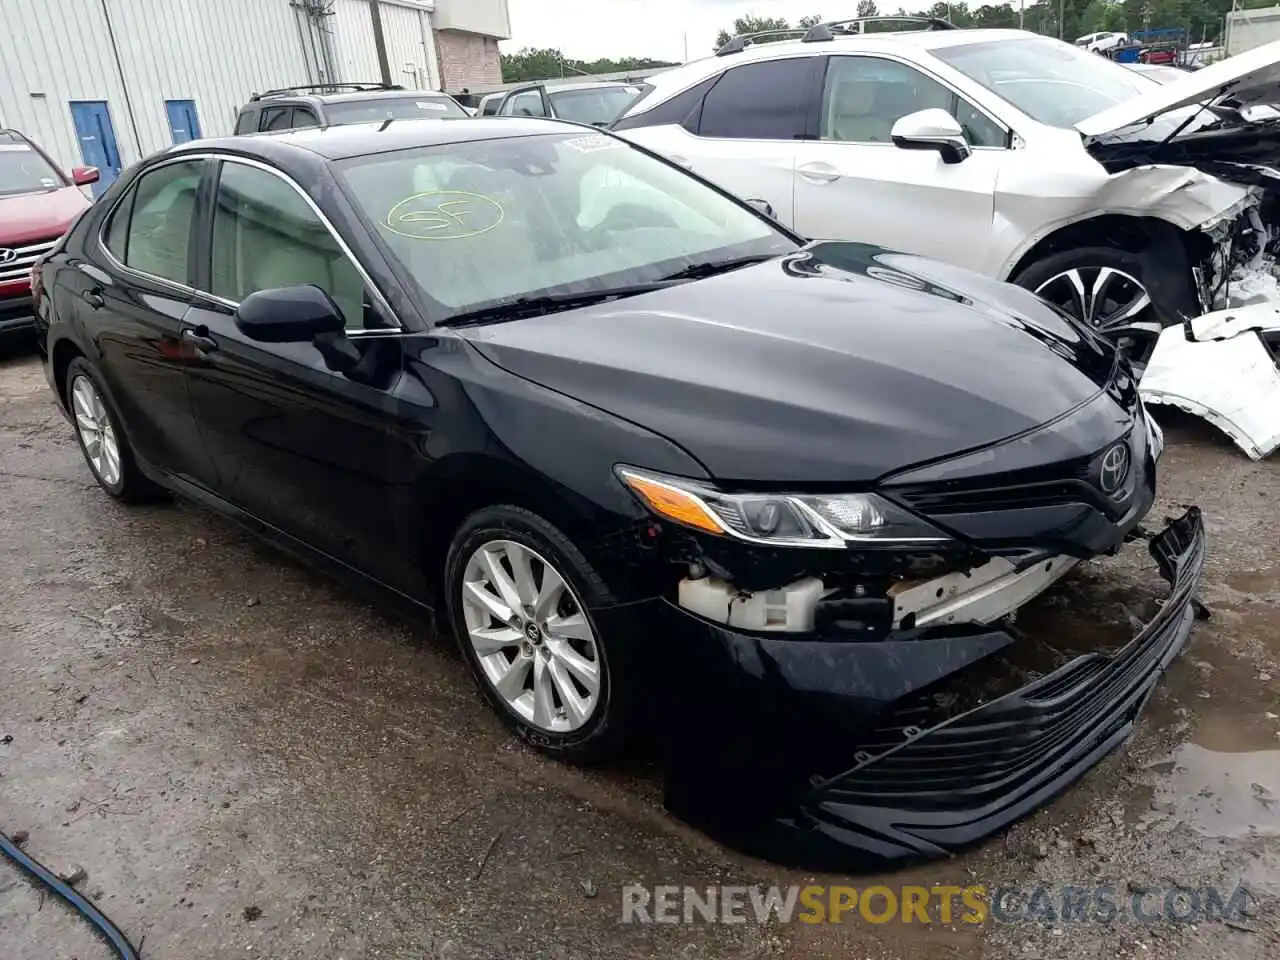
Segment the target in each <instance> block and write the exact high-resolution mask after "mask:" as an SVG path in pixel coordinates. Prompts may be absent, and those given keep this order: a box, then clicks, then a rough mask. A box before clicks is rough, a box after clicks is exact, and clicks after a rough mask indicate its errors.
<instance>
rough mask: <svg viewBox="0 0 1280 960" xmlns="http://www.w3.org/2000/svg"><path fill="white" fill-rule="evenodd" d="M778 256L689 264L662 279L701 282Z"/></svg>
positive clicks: (768, 255) (766, 255) (757, 256)
mask: <svg viewBox="0 0 1280 960" xmlns="http://www.w3.org/2000/svg"><path fill="white" fill-rule="evenodd" d="M779 256H781V254H777V253H758V254H756V255H754V256H750V257H732V258H730V259H728V260H706V261H704V262H702V263H691V264H689V266H687V267H681V268H680V269H679V270H677V271H676V272H675V273H668V274H667V275H666V276H664V277H663V278H662V279H663V280H666V281H671V280H701V279H702V278H704V277H714V276H715V275H716V274H719V273H728V272H729V271H730V270H740V269H742V268H743V267H749V266H752V265H753V264H756V263H764V262H765V261H768V260H776V259H777V258H778V257H779Z"/></svg>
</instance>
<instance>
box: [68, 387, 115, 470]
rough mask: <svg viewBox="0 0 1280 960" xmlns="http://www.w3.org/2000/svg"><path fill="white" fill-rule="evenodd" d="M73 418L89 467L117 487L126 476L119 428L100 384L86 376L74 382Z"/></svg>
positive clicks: (72, 393)
mask: <svg viewBox="0 0 1280 960" xmlns="http://www.w3.org/2000/svg"><path fill="white" fill-rule="evenodd" d="M71 406H72V415H73V416H74V417H75V423H76V432H77V433H78V434H79V435H80V442H81V443H82V444H84V453H85V457H86V459H88V461H89V466H90V468H92V470H93V472H94V473H95V474H96V475H97V477H98V479H99V480H101V481H102V482H103V484H105V485H106V486H108V487H114V486H116V485H117V484H118V483H119V482H120V478H121V477H122V476H123V473H122V470H121V466H120V444H119V441H118V440H117V439H116V432H115V428H114V427H113V426H112V425H111V418H110V416H108V415H107V408H106V405H105V404H104V403H103V401H102V394H100V393H99V392H98V387H97V385H96V384H95V383H94V382H93V381H92V380H91V379H89V377H87V376H85V375H84V374H80V375H78V376H77V377H76V378H75V380H73V381H72V383H71Z"/></svg>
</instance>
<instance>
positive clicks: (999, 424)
mask: <svg viewBox="0 0 1280 960" xmlns="http://www.w3.org/2000/svg"><path fill="white" fill-rule="evenodd" d="M36 273H37V276H36V278H35V281H36V293H35V300H36V306H37V312H38V317H39V321H38V322H39V326H40V333H41V348H42V351H43V353H44V357H45V361H46V368H47V372H48V376H49V381H50V384H51V385H52V387H53V389H54V391H55V392H56V395H57V397H58V400H59V401H60V403H61V404H62V406H63V408H64V410H65V411H66V413H67V415H68V417H69V418H70V420H71V421H72V423H73V424H74V427H75V430H76V435H77V436H78V438H79V441H80V445H81V448H82V449H83V452H84V456H85V459H86V460H87V461H88V464H89V467H90V469H91V470H92V471H93V474H94V476H95V477H96V478H97V480H98V482H99V483H100V484H101V486H102V488H103V489H104V490H105V491H106V492H107V493H108V494H109V495H110V496H112V497H115V498H117V499H119V500H122V501H126V502H130V503H136V502H142V501H146V500H150V499H153V498H155V497H157V496H159V495H162V494H166V493H177V494H179V495H182V496H184V497H189V498H191V499H193V500H196V501H198V502H200V503H202V504H205V505H208V506H210V507H212V508H214V509H215V510H218V511H221V512H223V513H225V514H227V515H230V516H231V517H234V518H236V519H238V520H240V521H242V522H244V523H246V524H248V525H250V526H252V527H253V528H255V529H256V530H258V531H260V532H262V533H263V534H264V535H266V536H267V537H269V538H271V539H272V540H274V541H275V542H277V543H278V544H281V545H283V546H284V547H286V548H287V549H290V550H292V551H294V552H295V553H298V554H301V555H303V556H305V557H307V558H309V559H311V560H312V561H314V562H316V563H318V564H320V565H322V566H323V567H325V568H328V569H329V570H331V571H334V572H337V573H339V574H341V575H343V576H346V577H348V578H350V579H353V580H355V581H358V582H360V583H363V584H365V585H372V586H374V587H376V588H377V589H379V590H380V591H382V593H383V595H384V596H387V597H389V598H398V599H399V600H402V601H405V602H406V603H407V604H408V605H410V606H412V607H414V608H416V609H422V610H428V609H434V610H436V611H439V613H440V615H441V616H440V619H441V620H444V621H447V624H448V627H449V628H451V629H452V632H453V633H454V634H456V636H457V637H458V640H459V644H460V646H461V649H462V652H463V655H464V656H465V658H466V660H467V662H468V664H469V665H470V667H471V669H472V671H473V673H474V675H475V678H476V681H477V683H478V684H479V687H480V689H481V690H482V691H483V693H484V695H485V697H486V698H487V699H488V701H489V702H490V703H491V704H492V706H493V708H494V709H495V710H496V712H497V713H498V714H499V715H500V716H501V717H502V718H503V719H504V720H505V721H506V722H507V723H508V724H510V725H511V727H512V728H513V729H514V730H515V731H517V732H518V733H519V734H520V735H521V736H522V737H524V738H525V739H526V740H527V741H528V742H530V743H531V744H534V745H536V746H537V747H538V748H540V749H542V750H544V751H546V752H547V753H549V754H552V755H555V756H559V757H563V758H566V759H572V760H588V759H593V758H599V757H602V756H605V755H606V754H608V753H610V752H612V751H614V750H616V749H617V748H618V747H619V746H620V745H621V744H622V743H624V742H625V741H626V740H628V739H629V738H632V737H634V736H636V735H637V734H639V733H645V734H647V735H648V736H649V738H650V739H652V740H654V741H655V742H657V743H658V744H660V745H661V746H662V748H663V751H664V752H663V757H664V761H665V764H666V791H667V802H668V806H669V807H670V808H671V809H672V810H673V811H675V812H677V813H678V814H679V815H681V816H683V817H685V818H686V819H688V820H690V821H692V822H695V823H698V824H700V825H702V826H703V827H704V828H705V829H707V830H709V831H711V832H713V833H714V834H715V835H717V836H721V837H724V838H726V839H728V840H730V841H734V842H737V843H739V844H741V845H742V846H744V847H745V848H747V849H750V850H753V851H756V852H759V853H763V854H765V855H767V856H771V857H775V858H778V859H782V860H790V861H797V862H813V863H819V862H830V863H838V864H842V865H846V866H855V865H857V863H858V862H859V861H860V860H862V859H867V858H870V859H886V858H887V859H902V858H915V857H922V856H931V855H936V854H938V853H941V852H944V851H947V850H952V849H955V848H958V847H960V846H963V845H965V844H967V843H970V842H973V841H975V840H977V839H980V838H981V837H983V836H985V835H987V834H989V833H990V832H991V831H993V830H995V829H997V828H999V827H1001V826H1003V825H1005V824H1007V823H1009V822H1010V821H1012V820H1013V819H1015V818H1017V817H1019V816H1021V815H1022V814H1024V813H1025V812H1027V811H1028V810H1030V809H1032V808H1033V807H1035V806H1036V805H1038V804H1040V803H1042V802H1043V801H1044V800H1045V799H1046V798H1048V797H1049V796H1052V795H1053V794H1054V793H1055V792H1057V791H1059V790H1061V789H1062V788H1063V787H1065V786H1066V785H1067V784H1068V783H1069V782H1071V780H1073V779H1074V778H1075V777H1077V776H1079V775H1080V774H1081V773H1082V772H1083V771H1084V770H1086V769H1087V768H1088V767H1090V766H1091V765H1093V764H1094V763H1095V762H1096V761H1097V760H1098V759H1099V758H1100V757H1102V756H1103V755H1105V754H1106V753H1107V752H1108V751H1110V750H1111V749H1113V748H1114V747H1115V746H1116V745H1117V744H1118V743H1120V742H1121V741H1122V740H1123V739H1124V738H1125V737H1126V736H1127V735H1128V734H1129V732H1130V731H1131V730H1132V728H1133V724H1134V722H1135V716H1136V714H1137V712H1138V711H1139V709H1140V708H1141V706H1142V705H1143V703H1144V702H1145V700H1146V698H1147V697H1148V696H1149V694H1150V692H1151V690H1152V689H1153V687H1154V685H1155V683H1156V682H1157V680H1158V678H1159V676H1160V674H1161V673H1162V672H1163V669H1164V668H1165V667H1166V666H1167V665H1168V663H1169V661H1170V659H1171V658H1172V657H1173V656H1174V655H1175V654H1176V653H1177V652H1178V650H1179V649H1180V648H1181V647H1182V646H1183V644H1184V643H1185V641H1186V639H1187V637H1188V635H1189V633H1190V629H1191V624H1192V620H1193V619H1194V609H1195V604H1194V600H1193V596H1192V594H1193V591H1194V589H1195V586H1196V583H1197V580H1198V577H1199V575H1200V571H1201V567H1202V565H1203V562H1204V533H1203V529H1202V526H1201V522H1200V518H1199V514H1198V512H1197V511H1196V510H1194V509H1192V510H1190V511H1189V512H1188V513H1187V514H1186V515H1185V516H1183V517H1181V518H1179V519H1177V520H1175V521H1173V522H1172V523H1171V524H1170V525H1169V526H1168V527H1167V528H1166V529H1165V530H1163V532H1160V533H1157V534H1154V535H1149V546H1150V551H1151V553H1152V555H1153V557H1154V558H1155V561H1156V563H1157V564H1158V566H1159V570H1160V572H1161V573H1162V574H1163V576H1164V577H1165V578H1166V579H1167V580H1168V581H1169V583H1170V595H1169V596H1168V598H1167V599H1166V600H1165V601H1164V602H1163V603H1162V604H1161V605H1160V606H1159V609H1158V612H1157V613H1155V614H1154V616H1153V618H1152V619H1150V621H1149V622H1147V623H1145V624H1143V625H1142V626H1141V627H1140V629H1138V630H1137V635H1136V636H1135V637H1134V638H1133V639H1132V640H1131V641H1130V642H1129V643H1127V644H1126V645H1124V646H1122V647H1121V648H1119V649H1116V650H1111V651H1105V652H1098V653H1096V654H1091V655H1088V656H1082V657H1080V658H1079V659H1077V660H1073V661H1072V662H1070V663H1067V664H1065V665H1062V666H1060V667H1059V668H1058V669H1056V670H1054V671H1052V672H1049V673H1048V674H1046V675H1044V676H1041V677H1039V678H1038V679H1036V680H1034V681H1032V682H1031V683H1029V684H1026V683H1025V680H1024V681H1023V683H1024V685H1022V686H1017V685H1016V684H1015V685H1014V686H1013V687H1012V688H1010V689H1005V690H1004V691H1003V692H1002V693H1000V695H998V696H993V697H987V698H969V699H968V700H966V699H965V698H963V697H961V698H960V699H959V700H958V701H957V700H956V699H955V698H950V699H948V698H947V697H943V696H940V695H939V691H940V690H941V689H942V688H948V689H954V688H957V687H959V688H963V687H964V686H965V685H966V683H967V678H968V677H969V676H970V675H971V671H973V670H974V669H975V668H976V665H979V664H981V663H982V662H984V661H986V660H987V659H988V658H989V657H991V656H992V655H993V654H996V653H997V652H1000V651H1005V650H1006V649H1008V648H1012V647H1017V646H1019V645H1026V644H1034V640H1029V639H1026V638H1022V637H1021V636H1020V635H1019V634H1018V632H1017V631H1016V629H1015V628H1014V627H1013V626H1012V624H1011V618H1010V615H1011V614H1012V613H1014V612H1015V611H1016V610H1017V609H1018V608H1019V607H1020V606H1021V605H1023V604H1024V603H1026V602H1027V601H1028V600H1029V599H1030V598H1032V597H1034V596H1035V595H1037V594H1039V593H1040V592H1042V591H1043V590H1045V589H1046V588H1047V587H1049V586H1050V585H1051V584H1053V583H1054V582H1055V581H1057V580H1058V579H1059V578H1061V577H1062V576H1063V575H1064V574H1066V573H1067V572H1068V571H1069V570H1071V569H1072V567H1074V566H1075V565H1076V564H1078V563H1079V562H1081V561H1085V560H1089V559H1090V558H1094V557H1097V556H1100V555H1103V554H1108V553H1111V552H1114V551H1115V550H1116V549H1117V548H1119V547H1120V546H1121V545H1122V543H1124V542H1125V541H1126V540H1127V539H1135V538H1137V537H1140V536H1142V535H1143V533H1142V531H1141V530H1140V528H1139V522H1140V521H1141V520H1142V518H1143V516H1144V515H1145V514H1146V513H1147V511H1148V509H1149V508H1150V506H1151V504H1152V502H1153V496H1154V488H1155V473H1156V459H1157V457H1158V456H1159V453H1160V445H1161V437H1160V433H1159V430H1158V428H1157V427H1155V425H1154V424H1153V423H1152V422H1151V421H1150V420H1149V419H1148V417H1147V415H1146V413H1145V411H1144V409H1143V406H1142V403H1141V401H1140V399H1139V397H1138V392H1137V389H1136V384H1135V383H1134V379H1133V377H1132V375H1131V372H1130V369H1129V366H1128V364H1127V362H1126V361H1125V360H1124V358H1123V357H1122V356H1120V355H1118V354H1117V352H1116V351H1115V350H1114V349H1113V348H1112V347H1111V346H1110V345H1109V344H1107V343H1106V342H1104V341H1101V340H1099V339H1097V338H1096V337H1094V336H1093V335H1092V334H1090V333H1089V332H1088V331H1086V330H1084V329H1082V328H1081V327H1079V326H1078V325H1076V324H1075V323H1074V322H1073V321H1071V320H1069V319H1067V318H1065V317H1063V316H1062V315H1060V314H1059V313H1057V312H1055V311H1054V310H1053V309H1052V308H1051V307H1049V306H1047V305H1046V304H1044V303H1043V302H1041V301H1040V300H1038V299H1037V298H1036V297H1034V296H1033V295H1032V294H1030V293H1027V292H1025V291H1023V290H1020V289H1018V288H1015V287H1011V286H1005V285H1002V284H997V283H994V282H991V281H988V280H985V279H982V278H980V277H978V276H976V275H973V274H970V273H967V272H965V271H962V270H958V269H955V268H951V267H947V266H945V265H943V264H939V263H934V262H931V261H927V260H923V259H920V258H917V257H913V256H907V255H904V254H895V253H891V252H887V251H884V250H881V249H878V248H874V247H869V246H864V245H860V244H833V243H822V244H805V243H804V242H803V241H802V240H801V239H800V238H798V237H796V236H793V235H791V234H789V233H788V232H787V231H786V230H784V229H782V228H781V227H779V226H778V225H777V224H776V223H774V222H773V221H772V220H770V219H769V218H768V217H767V216H765V215H764V214H762V213H760V212H758V211H757V210H755V209H753V208H752V207H751V206H750V205H748V204H747V203H744V202H741V201H738V200H735V199H733V198H731V197H729V196H728V195H726V194H725V193H723V192H722V191H720V190H718V189H717V188H715V187H713V186H711V185H710V184H708V183H707V182H705V181H703V180H701V179H699V178H697V177H694V176H692V175H690V174H689V173H687V172H685V171H683V170H681V169H679V168H677V167H675V166H673V165H671V164H669V163H667V162H666V161H664V160H661V159H659V158H657V157H655V156H653V155H652V154H649V153H647V152H645V151H643V150H640V149H638V148H636V147H634V146H631V145H629V144H627V143H626V142H624V141H622V140H620V139H617V138H615V137H613V136H612V135H610V134H607V133H602V132H599V131H596V130H593V129H591V128H588V127H581V126H576V125H572V124H567V123H561V122H556V121H546V120H529V121H525V120H510V121H507V120H455V121H449V122H442V121H425V120H424V121H394V122H389V123H383V124H380V125H369V126H346V127H335V128H330V129H315V130H307V131H298V132H292V133H286V134H279V135H260V136H250V137H241V138H236V139H226V140H211V141H203V142H194V143H189V144H185V145H183V146H181V147H176V148H173V149H171V150H168V151H166V152H164V153H162V154H159V155H157V156H154V157H152V158H150V159H148V160H147V161H145V162H143V163H142V164H140V165H138V166H137V167H135V168H134V169H132V170H131V171H129V172H128V173H126V175H124V176H122V177H121V178H120V179H119V180H118V181H117V182H116V183H115V184H114V185H113V187H112V188H111V189H110V190H109V191H108V192H107V193H106V194H105V195H104V196H103V197H102V198H101V199H100V200H99V201H98V202H97V204H96V205H95V206H94V207H93V208H92V210H91V211H90V212H89V213H87V214H86V215H85V216H84V217H82V218H81V219H80V221H79V222H78V223H77V224H76V225H75V227H74V229H72V230H71V232H70V233H69V235H68V236H67V237H66V239H65V240H64V241H63V242H62V243H60V245H59V246H58V247H57V248H56V249H55V250H54V251H53V252H52V253H51V254H50V255H49V256H48V257H47V258H46V259H45V260H44V262H43V263H42V264H41V265H40V266H39V267H38V268H37V271H36ZM174 575H175V576H181V572H180V571H175V574H174ZM351 642H353V643H358V642H359V638H352V641H351ZM943 703H949V704H951V706H950V707H949V708H948V709H946V710H944V709H941V708H940V707H939V704H943ZM957 703H959V704H960V705H959V706H956V704H957Z"/></svg>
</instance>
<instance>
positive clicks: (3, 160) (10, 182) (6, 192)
mask: <svg viewBox="0 0 1280 960" xmlns="http://www.w3.org/2000/svg"><path fill="white" fill-rule="evenodd" d="M66 185H67V181H66V180H64V179H63V177H62V174H61V173H59V172H58V171H57V170H55V169H54V168H53V167H52V166H50V165H49V161H48V160H46V159H45V158H44V157H43V156H41V155H40V154H39V153H37V152H36V151H35V150H33V149H31V146H30V145H29V144H26V143H6V142H5V141H4V140H2V139H0V197H3V196H12V195H13V194H17V193H40V192H43V191H45V190H57V189H59V188H61V187H65V186H66Z"/></svg>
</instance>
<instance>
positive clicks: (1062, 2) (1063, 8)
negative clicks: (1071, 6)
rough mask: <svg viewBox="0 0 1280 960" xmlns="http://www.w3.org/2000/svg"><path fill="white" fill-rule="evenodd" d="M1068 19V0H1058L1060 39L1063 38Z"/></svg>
mask: <svg viewBox="0 0 1280 960" xmlns="http://www.w3.org/2000/svg"><path fill="white" fill-rule="evenodd" d="M1066 19H1067V0H1058V39H1059V40H1061V39H1062V34H1063V31H1064V30H1065V29H1066V24H1065V22H1064V21H1065V20H1066Z"/></svg>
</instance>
